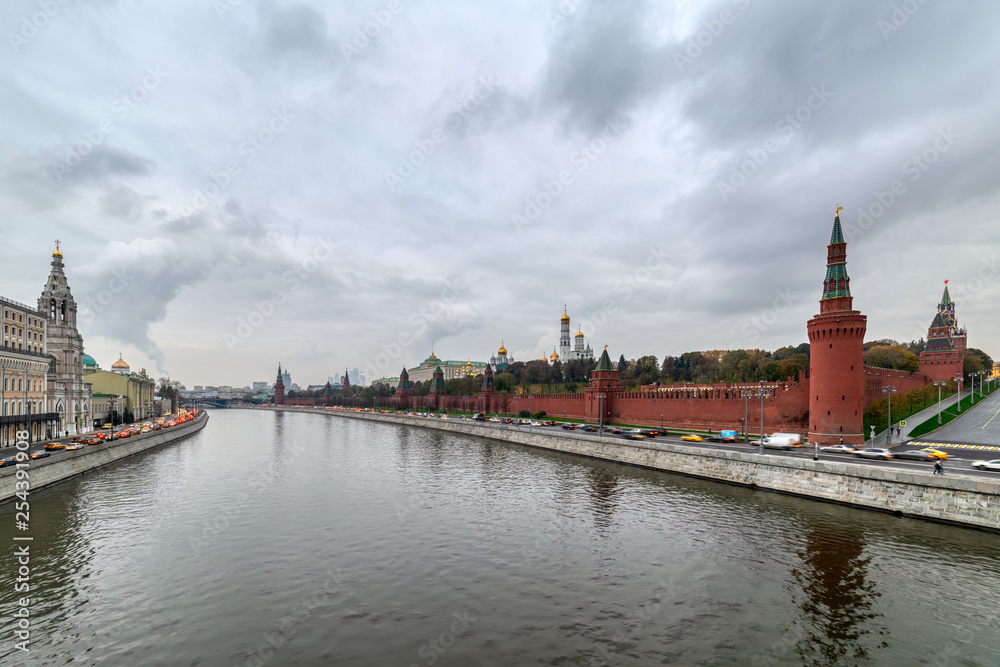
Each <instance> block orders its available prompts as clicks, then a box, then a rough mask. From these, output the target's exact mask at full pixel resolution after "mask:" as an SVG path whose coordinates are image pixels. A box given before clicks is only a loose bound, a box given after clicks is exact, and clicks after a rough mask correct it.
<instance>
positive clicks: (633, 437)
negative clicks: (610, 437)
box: [625, 431, 646, 440]
mask: <svg viewBox="0 0 1000 667" xmlns="http://www.w3.org/2000/svg"><path fill="white" fill-rule="evenodd" d="M625 439H626V440H645V439H646V436H644V435H643V434H642V433H633V432H632V431H629V432H628V433H626V434H625Z"/></svg>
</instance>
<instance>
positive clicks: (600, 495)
mask: <svg viewBox="0 0 1000 667" xmlns="http://www.w3.org/2000/svg"><path fill="white" fill-rule="evenodd" d="M585 476H586V479H587V498H588V499H589V500H590V509H591V511H593V513H594V526H595V527H596V528H598V529H600V530H601V531H602V532H603V531H607V530H609V529H610V528H611V527H612V525H613V524H614V515H615V510H616V509H617V507H618V500H619V496H620V494H621V491H622V486H621V482H620V481H619V479H618V475H617V474H615V473H614V472H611V471H608V470H604V469H601V468H587V471H586V473H585Z"/></svg>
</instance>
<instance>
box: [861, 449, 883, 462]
mask: <svg viewBox="0 0 1000 667" xmlns="http://www.w3.org/2000/svg"><path fill="white" fill-rule="evenodd" d="M854 455H855V456H860V457H862V458H866V459H883V460H885V461H888V460H889V459H891V458H892V452H890V451H889V450H888V449H877V448H876V449H862V450H861V451H860V452H854Z"/></svg>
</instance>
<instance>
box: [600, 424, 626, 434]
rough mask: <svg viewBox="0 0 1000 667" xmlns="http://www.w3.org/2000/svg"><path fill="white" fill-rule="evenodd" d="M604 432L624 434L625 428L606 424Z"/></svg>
mask: <svg viewBox="0 0 1000 667" xmlns="http://www.w3.org/2000/svg"><path fill="white" fill-rule="evenodd" d="M604 432H605V433H614V434H615V435H622V434H624V433H625V429H623V428H619V427H617V426H605V427H604Z"/></svg>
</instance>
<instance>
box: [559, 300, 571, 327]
mask: <svg viewBox="0 0 1000 667" xmlns="http://www.w3.org/2000/svg"><path fill="white" fill-rule="evenodd" d="M559 321H560V322H562V323H563V324H569V313H567V312H566V304H563V314H562V317H560V318H559Z"/></svg>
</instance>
